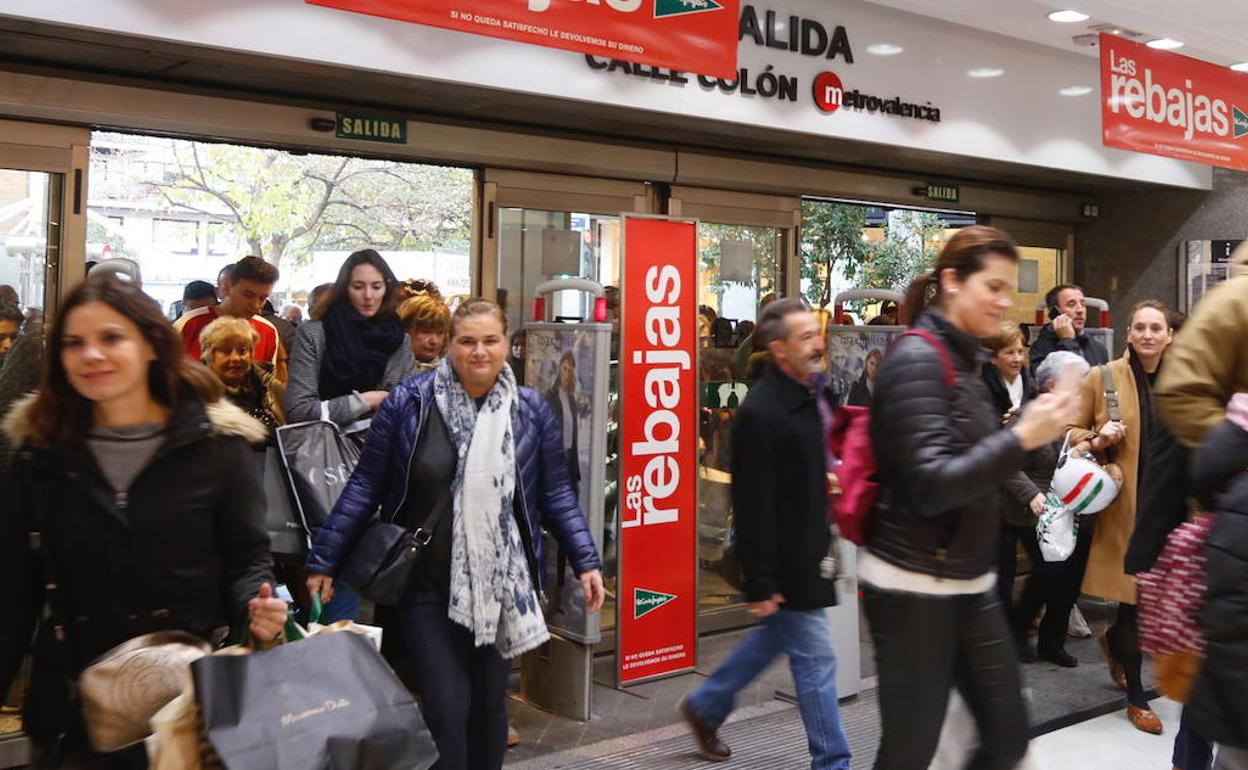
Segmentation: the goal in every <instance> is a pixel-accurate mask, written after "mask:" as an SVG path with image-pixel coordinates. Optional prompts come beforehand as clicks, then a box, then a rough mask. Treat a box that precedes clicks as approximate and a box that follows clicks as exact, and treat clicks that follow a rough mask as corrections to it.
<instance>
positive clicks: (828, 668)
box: [685, 610, 850, 770]
mask: <svg viewBox="0 0 1248 770" xmlns="http://www.w3.org/2000/svg"><path fill="white" fill-rule="evenodd" d="M781 653H784V654H786V655H788V656H789V669H790V670H791V671H792V672H793V683H794V684H795V685H796V686H797V707H798V710H799V711H800V712H801V714H802V724H804V725H805V726H806V740H807V743H808V745H809V748H810V757H811V759H810V767H811V770H849V756H850V755H849V742H848V741H846V740H845V731H844V730H842V729H841V713H840V709H839V708H838V707H837V703H836V651H835V650H834V649H833V647H832V629H831V627H830V626H829V625H828V617H827V615H826V614H825V612H824V610H809V611H805V612H799V611H793V610H780V611H779V612H777V613H775V614H774V615H771V616H769V617H766V618H763V622H762V625H760V626H759V627H758V628H755V629H754V630H753V631H751V632H750V635H749V636H747V637H746V638H745V641H743V642H742V643H741V645H740V646H739V647H737V649H735V650H733V652H732V654H731V655H729V656H728V659H727V660H725V661H724V662H723V664H722V665H720V667H719V668H717V669H716V670H715V673H713V674H711V677H710V678H709V679H707V680H706V682H705V683H704V684H703V685H702V686H701V687H699V688H698V689H697V690H694V691H693V692H692V693H690V694H689V697H688V698H687V699H686V700H685V703H686V705H687V706H688V708H689V711H690V712H692V714H693V716H694V717H695V718H697V720H698V721H699V722H701V723H702V724H703V725H705V726H706V727H709V728H713V729H719V726H720V725H722V724H723V723H724V720H726V719H727V718H728V715H729V714H730V713H732V708H733V704H734V702H735V701H736V698H737V693H738V692H740V691H741V690H742V689H744V688H745V687H746V686H747V685H749V683H750V682H752V681H754V679H755V678H756V677H757V676H758V675H759V674H761V673H762V672H763V670H764V669H765V668H767V666H769V665H770V664H771V662H772V661H773V660H775V659H776V656H777V655H780V654H781Z"/></svg>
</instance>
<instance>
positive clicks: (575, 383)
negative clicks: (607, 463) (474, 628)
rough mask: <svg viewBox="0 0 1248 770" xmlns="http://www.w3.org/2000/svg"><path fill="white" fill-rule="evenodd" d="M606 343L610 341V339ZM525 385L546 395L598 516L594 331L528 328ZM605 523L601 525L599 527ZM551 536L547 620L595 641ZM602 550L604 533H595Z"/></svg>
mask: <svg viewBox="0 0 1248 770" xmlns="http://www.w3.org/2000/svg"><path fill="white" fill-rule="evenodd" d="M599 339H602V341H603V343H607V344H609V343H608V341H607V340H606V339H603V338H601V337H599ZM526 340H527V345H526V348H527V349H526V351H525V367H524V378H525V383H524V384H525V385H527V386H528V387H530V388H533V389H534V390H536V391H537V392H538V393H540V394H541V395H542V396H543V397H544V398H545V399H546V404H547V406H549V407H550V411H551V412H552V413H553V414H554V415H555V421H556V422H557V423H558V424H559V428H560V429H561V430H562V431H563V452H564V462H565V463H566V465H567V470H568V478H569V479H571V481H572V486H573V487H574V488H575V489H576V490H577V497H578V498H579V500H580V504H581V510H583V511H586V512H587V514H589V520H590V523H591V526H593V522H594V521H595V520H599V519H601V517H600V516H594V515H593V513H594V506H593V504H592V500H591V497H592V495H591V483H592V480H593V479H594V478H595V476H596V474H594V473H593V472H592V471H591V466H590V463H591V457H592V454H593V452H592V448H593V436H594V428H595V426H594V420H593V406H594V405H593V400H594V367H595V362H596V356H595V351H594V340H595V335H594V334H591V333H588V332H586V331H582V330H579V329H576V328H575V327H571V326H569V327H568V329H567V330H562V329H548V328H541V329H536V328H535V329H529V330H527V334H526ZM600 527H601V524H600V523H599V525H598V528H600ZM545 537H546V564H544V565H542V569H543V570H544V572H545V574H544V575H543V580H542V583H543V585H544V586H546V597H547V600H548V605H547V612H546V622H547V623H548V624H549V625H550V626H551V628H553V629H555V630H557V631H559V632H560V633H562V634H563V635H564V636H567V637H571V638H574V639H577V640H578V641H588V642H593V641H596V639H597V638H598V636H599V631H598V622H597V620H598V619H597V618H596V617H595V618H590V617H589V616H587V613H586V612H585V594H584V591H582V589H581V582H580V581H579V580H578V579H577V578H576V574H575V572H573V570H572V566H571V565H570V564H569V563H568V560H567V557H566V556H565V554H564V553H563V549H561V548H560V547H559V544H558V542H557V541H556V540H555V539H554V537H552V536H551V535H549V534H546V535H545ZM594 539H595V542H597V543H598V545H599V548H600V549H601V545H602V533H601V532H597V531H595V532H594Z"/></svg>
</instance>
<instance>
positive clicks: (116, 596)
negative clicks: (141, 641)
mask: <svg viewBox="0 0 1248 770" xmlns="http://www.w3.org/2000/svg"><path fill="white" fill-rule="evenodd" d="M28 412H29V401H24V402H19V403H18V405H17V406H16V407H15V408H14V410H13V413H12V414H11V415H10V416H9V417H8V418H7V419H6V420H5V430H6V432H7V433H8V435H9V436H10V439H11V440H12V442H13V444H14V445H16V446H18V447H20V450H19V451H18V453H17V455H16V458H15V461H14V464H13V467H12V468H11V470H10V472H9V473H8V474H7V475H6V476H5V478H4V480H3V484H2V485H0V494H3V497H2V498H0V499H3V500H4V501H5V502H4V506H3V513H2V514H0V608H3V610H2V611H0V692H5V691H7V688H8V686H9V684H10V682H11V681H12V679H13V677H14V676H15V675H16V673H17V671H18V668H19V667H20V665H21V663H22V658H23V657H25V655H26V653H27V652H28V651H29V650H30V649H31V637H32V631H34V629H35V625H36V623H35V621H36V617H37V614H38V612H39V609H40V607H41V606H42V605H43V602H44V588H43V587H44V583H45V580H44V576H43V569H42V567H43V557H42V556H41V554H40V553H39V552H36V551H34V550H32V548H31V546H32V545H33V543H32V538H31V536H30V533H31V532H32V531H33V530H35V527H36V526H37V518H36V517H35V516H34V514H35V512H36V511H42V512H43V522H42V524H43V527H42V538H41V539H42V542H43V543H44V545H45V547H46V548H47V549H48V552H49V554H50V558H51V563H52V565H53V567H54V570H55V572H56V575H55V577H56V580H57V583H58V584H59V586H60V590H59V592H58V597H59V601H58V604H59V606H60V607H61V608H62V612H63V615H64V616H65V619H66V631H67V634H66V635H67V637H68V640H69V651H68V654H66V652H65V649H64V648H63V647H61V646H60V645H55V644H53V643H52V641H51V635H52V634H51V630H50V629H49V628H48V626H47V625H46V624H45V623H40V624H39V627H38V632H37V634H35V641H34V649H33V652H34V667H33V670H32V675H31V683H30V687H29V689H28V694H27V698H26V723H25V726H26V730H27V732H29V733H31V735H32V736H33V737H34V738H35V739H36V741H39V742H43V741H46V740H48V739H49V738H51V737H53V736H55V735H57V734H58V733H60V732H61V731H68V732H70V733H71V734H72V733H74V732H76V731H77V730H79V729H80V726H78V725H77V724H76V722H77V719H78V716H77V714H76V712H75V711H74V710H73V708H72V706H71V705H70V703H69V701H68V697H67V696H68V694H69V688H68V686H67V683H68V681H69V680H71V679H73V678H76V677H77V675H78V673H80V672H81V670H82V669H83V668H84V667H85V666H86V665H87V664H89V663H90V662H91V661H92V660H94V659H95V658H96V657H98V656H99V655H101V654H102V653H104V652H107V651H108V650H109V649H111V648H113V647H115V646H116V645H118V644H120V643H122V642H124V641H126V640H127V639H129V638H131V637H134V636H138V635H140V634H145V633H149V632H151V631H159V630H167V629H177V630H182V631H188V632H190V633H193V634H195V635H197V636H200V637H202V638H204V639H210V637H211V636H212V635H213V633H214V631H215V630H216V629H218V628H219V627H222V626H225V625H241V624H242V623H244V622H245V621H246V617H247V602H248V600H249V599H250V598H251V597H253V596H255V595H256V593H257V591H258V590H259V588H260V585H261V584H262V583H265V582H270V583H271V582H272V581H273V573H272V568H271V561H270V558H269V538H268V535H267V534H266V533H265V530H264V491H263V488H262V486H261V483H260V475H259V472H258V470H257V468H256V462H255V459H254V457H253V453H252V450H251V448H250V446H248V442H249V441H252V442H254V441H257V440H260V441H263V439H264V428H263V426H262V425H260V424H259V423H258V422H256V421H255V420H253V419H252V418H250V417H248V416H247V415H245V414H244V413H243V412H242V410H240V409H239V408H238V407H236V406H234V405H233V404H230V403H228V402H226V401H224V400H222V401H218V402H216V403H215V404H212V405H209V406H207V407H205V406H204V405H203V404H202V403H201V402H200V401H198V400H197V399H194V398H191V399H185V400H183V402H182V405H181V406H180V407H179V409H178V410H177V411H176V412H175V413H174V414H173V416H172V417H171V418H170V422H169V427H168V430H167V433H166V437H165V442H164V444H163V445H162V446H161V447H160V449H158V450H157V452H156V455H155V456H154V457H153V458H152V460H151V461H150V462H149V463H148V465H147V466H146V467H145V468H144V469H143V470H142V471H141V472H140V473H139V475H138V477H137V478H135V480H134V482H133V484H131V486H130V488H129V490H127V492H126V495H125V496H124V497H122V496H119V495H115V494H114V492H113V490H112V488H111V486H110V485H109V483H108V482H107V481H106V480H105V479H104V477H103V475H102V472H101V471H100V468H99V465H98V463H97V462H96V461H95V457H94V455H93V454H92V453H91V450H90V449H89V448H88V447H87V445H86V442H85V441H84V440H83V439H82V437H81V436H77V437H74V438H71V439H67V440H63V441H57V442H54V443H53V444H52V445H51V446H48V447H42V448H41V447H36V446H33V445H32V444H31V443H30V442H29V440H28V429H27V424H28V423H27V421H26V415H27V414H28Z"/></svg>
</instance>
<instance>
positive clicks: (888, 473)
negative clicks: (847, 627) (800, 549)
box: [859, 226, 1078, 770]
mask: <svg viewBox="0 0 1248 770" xmlns="http://www.w3.org/2000/svg"><path fill="white" fill-rule="evenodd" d="M1017 280H1018V249H1017V247H1016V246H1015V244H1014V241H1013V240H1012V239H1011V238H1010V237H1009V236H1008V235H1006V234H1005V233H1003V232H1001V231H1000V230H997V229H994V228H991V227H984V226H974V227H968V228H965V229H963V230H961V231H959V232H958V233H957V234H956V235H955V236H954V237H953V238H952V239H950V241H949V243H948V244H947V245H946V246H945V248H944V249H943V250H942V251H941V253H940V255H939V257H937V259H936V265H935V267H934V268H933V270H932V271H931V273H929V274H927V275H923V276H920V277H918V278H916V279H915V280H914V282H913V283H911V285H910V287H909V290H908V291H907V293H906V302H905V305H904V306H903V308H902V319H903V321H904V322H908V323H909V325H910V327H911V333H910V334H907V335H904V336H902V337H901V338H899V339H898V340H897V342H896V343H895V344H894V345H893V347H892V349H891V350H890V351H889V353H888V355H886V356H885V357H884V360H883V362H882V363H881V364H880V367H879V372H878V373H877V375H876V381H875V397H874V399H873V401H872V405H871V441H872V445H873V448H874V450H875V456H876V458H877V462H878V468H877V477H878V479H879V482H880V496H879V498H878V502H877V504H876V508H875V510H874V512H873V514H872V526H871V530H870V533H869V535H868V540H867V548H866V550H865V551H864V552H863V554H862V556H861V560H860V562H859V578H860V580H861V582H862V584H863V587H864V591H865V594H864V600H865V608H866V614H867V619H868V621H869V623H870V626H871V635H872V637H873V639H874V643H875V651H876V660H877V662H878V664H879V678H880V686H879V695H880V716H881V722H882V724H883V726H884V735H883V740H882V743H881V746H880V752H879V755H878V756H877V758H876V762H875V768H876V770H925V768H927V767H928V765H929V764H930V762H931V760H932V756H933V754H934V753H935V750H936V745H937V741H938V739H939V736H940V730H941V725H942V724H943V722H944V718H945V710H946V704H947V703H948V701H949V694H950V691H951V690H952V689H953V688H954V687H956V688H957V689H958V690H959V691H960V692H961V694H962V696H963V697H964V698H965V700H966V702H967V704H968V705H969V707H970V710H971V713H972V714H974V716H975V719H976V722H977V724H978V727H979V735H980V746H979V747H977V749H976V752H975V755H974V756H973V757H972V759H971V760H970V762H969V763H968V764H967V765H966V767H967V768H970V770H1008V769H1009V768H1013V767H1014V766H1015V765H1016V764H1018V762H1019V760H1021V759H1022V757H1023V755H1024V754H1025V753H1026V750H1027V734H1028V723H1027V715H1026V711H1025V709H1024V707H1023V701H1022V696H1021V695H1020V692H1019V676H1018V660H1017V656H1016V653H1015V650H1014V645H1013V644H1012V643H1011V642H1010V630H1009V625H1008V623H1007V621H1006V616H1005V611H1004V610H1003V608H1002V606H1001V599H1000V597H999V595H998V593H997V591H996V590H995V579H996V571H995V570H996V562H997V549H998V539H999V532H1000V527H1001V511H1000V505H999V494H1000V489H1001V484H1002V483H1003V482H1004V481H1005V480H1006V479H1008V478H1009V477H1010V476H1012V475H1013V474H1014V473H1015V472H1017V471H1019V470H1020V469H1022V467H1023V465H1024V462H1025V460H1026V454H1027V452H1030V451H1032V450H1034V449H1037V448H1039V447H1043V446H1045V445H1046V444H1048V443H1049V442H1051V441H1053V440H1055V439H1056V438H1058V437H1059V436H1061V435H1062V432H1063V430H1064V429H1065V426H1066V425H1067V424H1069V423H1070V422H1071V421H1072V420H1073V418H1074V416H1075V414H1076V413H1077V406H1078V401H1077V396H1078V393H1077V384H1076V383H1075V382H1073V381H1071V379H1070V378H1069V377H1064V378H1063V381H1062V382H1061V383H1060V384H1059V385H1058V386H1057V387H1056V388H1055V389H1054V390H1053V392H1050V393H1046V394H1045V395H1042V396H1039V397H1038V398H1036V399H1034V400H1033V401H1031V402H1030V403H1029V404H1028V405H1027V406H1026V407H1024V408H1023V410H1022V413H1021V417H1020V418H1019V420H1018V422H1017V423H1016V424H1014V425H1013V427H1011V428H1009V429H1007V430H1001V429H1000V425H1001V415H999V414H997V413H996V412H995V410H994V409H993V408H992V407H991V406H989V403H990V402H989V399H988V394H987V391H986V389H985V387H984V384H983V380H982V379H981V378H980V376H979V372H980V367H981V365H982V363H983V361H984V360H986V358H985V355H984V354H983V352H982V349H981V348H980V340H981V339H983V338H985V337H988V336H991V335H993V334H995V333H997V332H998V330H999V329H1000V327H1001V321H1002V319H1003V317H1004V314H1005V311H1006V310H1008V309H1009V307H1010V306H1011V305H1012V304H1013V300H1012V296H1013V293H1014V289H1015V286H1016V284H1017Z"/></svg>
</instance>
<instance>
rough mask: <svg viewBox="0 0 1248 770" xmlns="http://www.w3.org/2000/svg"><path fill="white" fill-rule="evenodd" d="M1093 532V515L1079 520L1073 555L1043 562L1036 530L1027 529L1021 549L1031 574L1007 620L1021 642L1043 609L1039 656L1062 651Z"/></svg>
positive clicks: (1094, 519)
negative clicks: (1027, 533)
mask: <svg viewBox="0 0 1248 770" xmlns="http://www.w3.org/2000/svg"><path fill="white" fill-rule="evenodd" d="M1095 532H1096V516H1082V517H1080V518H1079V535H1078V537H1077V538H1076V539H1075V552H1074V553H1072V554H1071V555H1070V558H1069V559H1067V560H1066V561H1052V562H1046V561H1045V560H1044V557H1043V556H1042V555H1041V554H1040V545H1039V543H1038V542H1037V540H1036V530H1035V529H1031V530H1030V536H1029V537H1030V545H1026V544H1025V547H1026V548H1027V553H1028V554H1029V555H1030V556H1031V559H1032V568H1031V574H1029V575H1028V576H1027V582H1025V583H1024V584H1023V593H1022V595H1021V596H1019V597H1018V603H1017V604H1015V605H1014V611H1013V613H1012V614H1011V617H1010V621H1011V625H1012V626H1013V628H1014V635H1015V637H1016V638H1018V639H1025V638H1026V634H1027V630H1028V629H1029V628H1031V624H1032V621H1034V620H1035V619H1036V615H1037V614H1038V613H1039V612H1040V609H1041V608H1042V607H1043V608H1044V619H1043V620H1041V621H1040V638H1039V640H1038V642H1037V645H1036V646H1037V647H1038V649H1039V651H1040V653H1041V654H1042V655H1043V654H1044V653H1046V652H1048V653H1052V652H1058V651H1060V650H1063V649H1065V646H1066V627H1067V624H1068V623H1069V619H1070V611H1071V610H1072V609H1074V606H1075V602H1077V601H1078V600H1079V589H1080V587H1081V586H1082V585H1083V573H1084V572H1085V571H1086V570H1087V568H1088V556H1089V555H1090V554H1091V553H1092V535H1093V533H1095ZM1024 537H1027V535H1024ZM1033 549H1034V553H1033Z"/></svg>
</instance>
